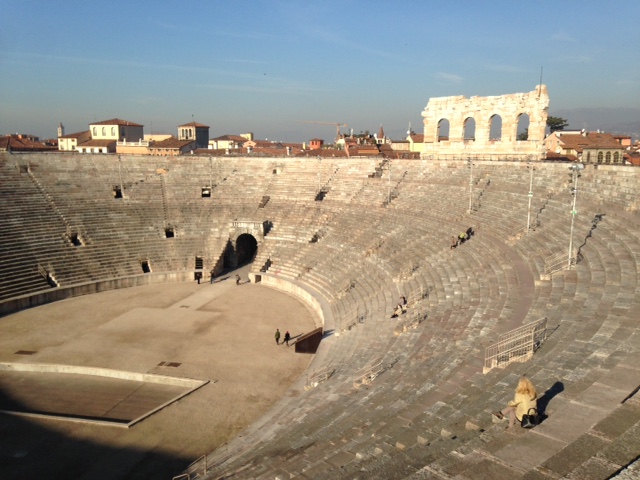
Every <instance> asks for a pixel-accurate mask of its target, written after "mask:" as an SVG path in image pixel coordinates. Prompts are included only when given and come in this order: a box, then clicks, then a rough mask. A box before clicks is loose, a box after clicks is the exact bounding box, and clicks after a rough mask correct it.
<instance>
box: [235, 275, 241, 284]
mask: <svg viewBox="0 0 640 480" xmlns="http://www.w3.org/2000/svg"><path fill="white" fill-rule="evenodd" d="M236 285H240V275H238V274H237V273H236Z"/></svg>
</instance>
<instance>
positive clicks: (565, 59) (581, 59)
mask: <svg viewBox="0 0 640 480" xmlns="http://www.w3.org/2000/svg"><path fill="white" fill-rule="evenodd" d="M553 61H554V62H557V63H591V62H592V61H593V59H592V58H591V57H590V56H589V55H580V54H578V55H562V56H560V57H556V58H554V59H553Z"/></svg>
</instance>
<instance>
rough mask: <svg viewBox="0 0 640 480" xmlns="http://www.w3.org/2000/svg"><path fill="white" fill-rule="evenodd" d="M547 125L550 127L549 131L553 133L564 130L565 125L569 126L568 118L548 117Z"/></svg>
mask: <svg viewBox="0 0 640 480" xmlns="http://www.w3.org/2000/svg"><path fill="white" fill-rule="evenodd" d="M547 126H548V127H549V132H550V133H553V132H555V131H557V130H564V128H565V127H568V126H569V124H568V123H567V119H566V118H562V117H547Z"/></svg>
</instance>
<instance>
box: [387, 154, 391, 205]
mask: <svg viewBox="0 0 640 480" xmlns="http://www.w3.org/2000/svg"><path fill="white" fill-rule="evenodd" d="M388 163H389V180H388V182H387V207H388V206H389V205H390V204H391V159H389V162H388Z"/></svg>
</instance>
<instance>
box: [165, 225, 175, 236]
mask: <svg viewBox="0 0 640 480" xmlns="http://www.w3.org/2000/svg"><path fill="white" fill-rule="evenodd" d="M164 236H165V238H173V237H175V236H176V231H175V229H174V228H173V227H165V229H164Z"/></svg>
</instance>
